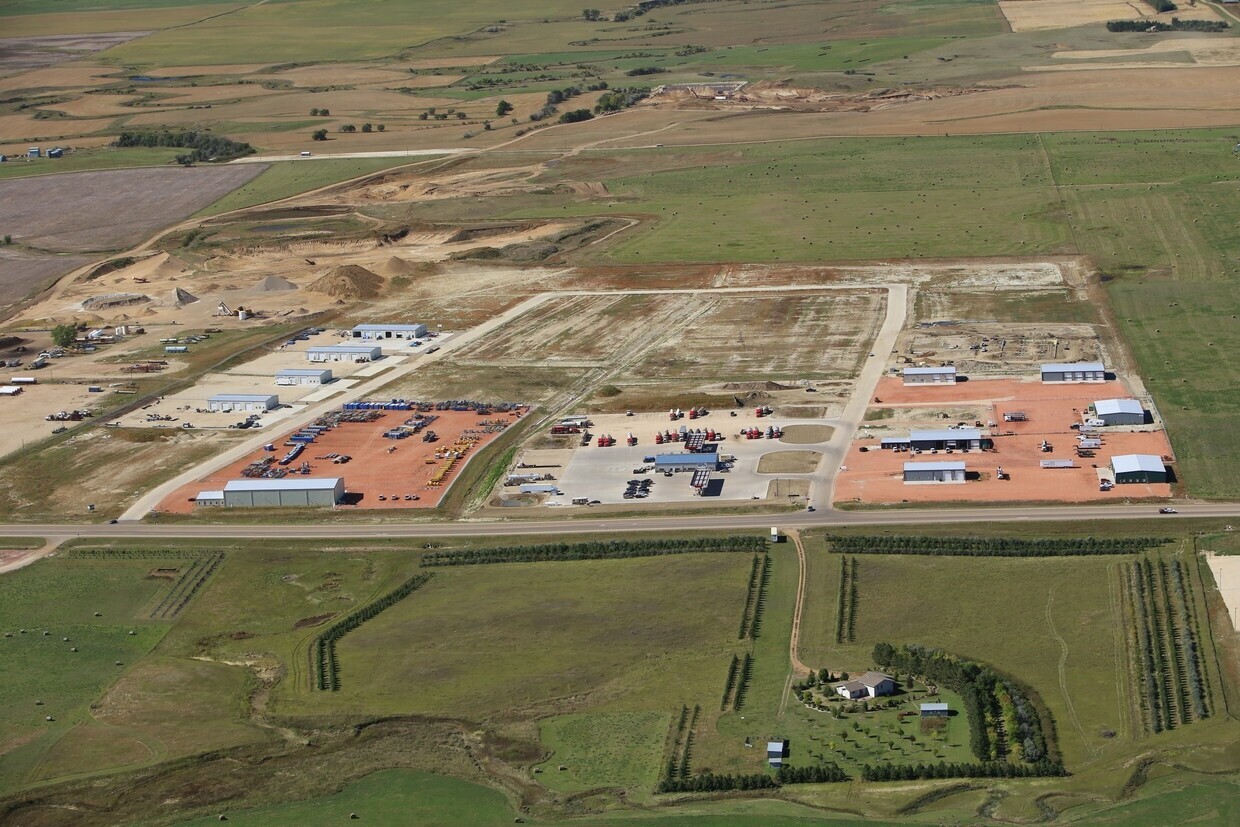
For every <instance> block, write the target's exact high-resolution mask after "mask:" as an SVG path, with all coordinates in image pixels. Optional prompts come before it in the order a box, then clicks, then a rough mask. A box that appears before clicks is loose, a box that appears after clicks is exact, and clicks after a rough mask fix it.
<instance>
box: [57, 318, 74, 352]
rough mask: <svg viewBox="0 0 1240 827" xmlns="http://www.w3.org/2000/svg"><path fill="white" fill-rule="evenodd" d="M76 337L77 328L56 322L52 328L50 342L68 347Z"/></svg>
mask: <svg viewBox="0 0 1240 827" xmlns="http://www.w3.org/2000/svg"><path fill="white" fill-rule="evenodd" d="M76 339H77V328H76V327H74V326H73V325H71V324H58V325H56V326H55V327H53V328H52V344H54V345H56V347H69V345H71V344H73V342H74V340H76Z"/></svg>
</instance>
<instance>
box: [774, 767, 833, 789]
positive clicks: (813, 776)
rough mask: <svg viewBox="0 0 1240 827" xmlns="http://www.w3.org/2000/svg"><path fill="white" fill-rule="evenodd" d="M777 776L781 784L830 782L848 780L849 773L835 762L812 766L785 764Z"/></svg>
mask: <svg viewBox="0 0 1240 827" xmlns="http://www.w3.org/2000/svg"><path fill="white" fill-rule="evenodd" d="M775 778H776V779H778V781H779V783H780V784H830V783H835V782H838V781H847V780H848V773H846V772H844V771H843V770H842V769H840V768H839V767H838V766H837V765H835V764H817V765H815V766H812V767H791V766H789V765H787V764H785V765H783V766H782V767H780V768H779V772H777V773H775Z"/></svg>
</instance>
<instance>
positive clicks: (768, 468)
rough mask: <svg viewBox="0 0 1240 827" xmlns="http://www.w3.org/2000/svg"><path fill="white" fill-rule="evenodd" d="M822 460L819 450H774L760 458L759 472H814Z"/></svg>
mask: <svg viewBox="0 0 1240 827" xmlns="http://www.w3.org/2000/svg"><path fill="white" fill-rule="evenodd" d="M821 460H822V454H820V453H818V452H817V451H773V452H771V453H769V454H763V455H762V458H761V459H760V460H758V473H759V474H812V473H814V469H815V468H817V467H818V463H819V462H820V461H821Z"/></svg>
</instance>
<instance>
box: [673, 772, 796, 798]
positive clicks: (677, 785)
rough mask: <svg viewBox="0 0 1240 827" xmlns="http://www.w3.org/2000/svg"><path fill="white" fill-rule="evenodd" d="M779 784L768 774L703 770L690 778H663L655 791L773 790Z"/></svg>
mask: <svg viewBox="0 0 1240 827" xmlns="http://www.w3.org/2000/svg"><path fill="white" fill-rule="evenodd" d="M778 786H779V784H778V782H776V781H775V779H774V778H772V777H771V776H769V775H766V774H764V773H760V772H759V773H753V774H752V775H715V774H714V773H712V772H704V773H702V774H701V775H695V776H693V777H692V778H664V779H663V780H662V781H660V782H659V786H658V787H657V788H656V789H655V792H660V793H714V792H724V791H726V790H773V789H775V788H777V787H778Z"/></svg>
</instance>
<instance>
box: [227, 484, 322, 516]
mask: <svg viewBox="0 0 1240 827" xmlns="http://www.w3.org/2000/svg"><path fill="white" fill-rule="evenodd" d="M343 497H344V477H285V478H283V479H278V480H231V481H230V482H228V483H226V484H225V485H224V505H225V506H227V507H229V508H286V507H290V506H293V507H295V506H333V505H335V504H336V503H338V502H340V500H341V499H342V498H343Z"/></svg>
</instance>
